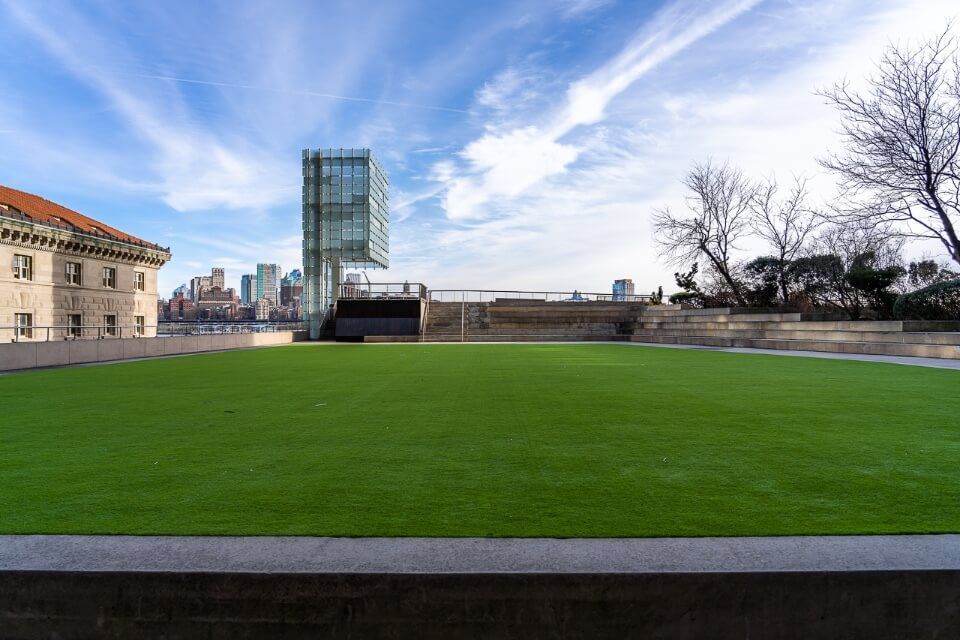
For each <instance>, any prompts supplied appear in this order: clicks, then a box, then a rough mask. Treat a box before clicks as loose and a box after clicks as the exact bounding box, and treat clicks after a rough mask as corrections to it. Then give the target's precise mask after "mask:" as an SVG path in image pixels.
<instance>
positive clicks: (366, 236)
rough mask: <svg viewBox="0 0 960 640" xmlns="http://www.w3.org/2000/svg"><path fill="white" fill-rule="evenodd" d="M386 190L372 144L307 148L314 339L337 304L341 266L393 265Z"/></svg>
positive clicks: (307, 279)
mask: <svg viewBox="0 0 960 640" xmlns="http://www.w3.org/2000/svg"><path fill="white" fill-rule="evenodd" d="M388 189H389V185H388V182H387V174H386V173H384V171H383V169H382V168H381V167H380V163H379V162H377V160H376V158H374V156H373V154H372V153H370V149H304V150H303V281H304V282H303V284H304V287H303V296H304V299H305V302H304V311H305V316H306V320H307V324H308V326H309V329H310V338H311V339H316V338H318V337H319V336H320V328H321V327H320V323H321V322H322V321H323V318H324V317H325V315H326V311H327V309H328V307H329V306H331V305H334V304H336V299H337V293H338V285H339V284H340V274H341V269H342V268H344V267H346V268H358V269H376V268H383V269H386V268H387V267H389V266H390V257H389V256H390V233H389V231H390V228H389V224H390V213H389V202H388V197H389V196H388Z"/></svg>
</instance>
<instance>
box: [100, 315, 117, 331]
mask: <svg viewBox="0 0 960 640" xmlns="http://www.w3.org/2000/svg"><path fill="white" fill-rule="evenodd" d="M103 333H104V334H105V335H108V336H115V335H117V316H103Z"/></svg>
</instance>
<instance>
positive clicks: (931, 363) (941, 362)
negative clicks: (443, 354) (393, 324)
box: [294, 340, 960, 370]
mask: <svg viewBox="0 0 960 640" xmlns="http://www.w3.org/2000/svg"><path fill="white" fill-rule="evenodd" d="M347 344H356V343H352V342H350V343H346V342H296V343H294V345H296V346H300V347H311V346H318V345H340V346H342V345H347ZM404 344H405V345H410V344H444V345H450V346H455V345H464V344H470V345H480V344H618V345H621V346H624V345H626V346H629V345H633V346H636V347H660V348H662V349H694V350H697V351H723V352H725V353H747V354H754V355H757V354H760V355H769V356H800V357H804V358H827V359H831V360H862V361H864V362H886V363H888V364H909V365H913V366H915V367H933V368H935V369H956V370H960V360H951V359H948V358H917V357H912V356H878V355H868V354H864V353H832V352H828V351H792V350H787V349H747V348H743V347H705V346H701V345H694V344H663V343H660V342H627V341H620V340H618V341H609V340H596V341H593V340H570V341H566V340H545V341H543V342H526V341H524V342H515V341H514V342H512V341H503V342H497V341H493V340H490V341H486V340H485V341H483V342H469V341H468V342H426V343H416V342H373V343H369V345H368V346H392V345H404Z"/></svg>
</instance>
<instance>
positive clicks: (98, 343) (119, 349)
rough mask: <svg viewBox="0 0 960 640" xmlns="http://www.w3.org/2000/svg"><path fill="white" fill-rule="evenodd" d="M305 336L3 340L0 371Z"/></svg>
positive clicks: (276, 342)
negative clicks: (9, 341) (16, 341)
mask: <svg viewBox="0 0 960 640" xmlns="http://www.w3.org/2000/svg"><path fill="white" fill-rule="evenodd" d="M305 339H306V335H305V333H304V332H302V331H278V332H275V333H237V334H212V335H202V336H171V337H159V338H125V339H104V340H61V341H54V342H20V343H9V344H0V371H16V370H21V369H36V368H38V367H58V366H65V365H71V364H87V363H93V362H113V361H117V360H131V359H135V358H149V357H157V356H174V355H183V354H190V353H199V352H204V351H222V350H226V349H246V348H251V347H266V346H273V345H281V344H289V343H291V342H299V341H301V340H305Z"/></svg>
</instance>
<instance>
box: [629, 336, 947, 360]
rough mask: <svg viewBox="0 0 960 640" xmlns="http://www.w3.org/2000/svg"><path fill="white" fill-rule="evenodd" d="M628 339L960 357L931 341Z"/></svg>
mask: <svg viewBox="0 0 960 640" xmlns="http://www.w3.org/2000/svg"><path fill="white" fill-rule="evenodd" d="M630 340H631V341H632V342H652V343H657V344H688V345H695V346H706V347H737V348H746V349H780V350H787V351H824V352H829V353H862V354H870V355H888V356H911V357H921V358H949V359H960V346H957V345H931V344H899V343H892V342H838V341H832V340H774V339H756V338H725V337H706V336H700V337H681V336H664V335H661V334H637V335H633V336H631V337H630Z"/></svg>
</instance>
